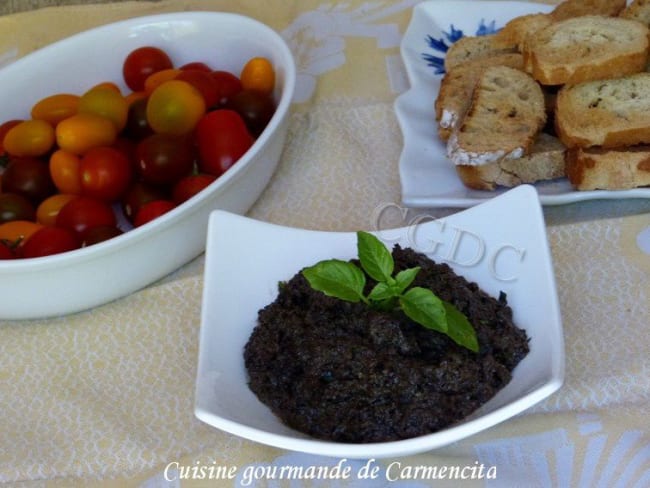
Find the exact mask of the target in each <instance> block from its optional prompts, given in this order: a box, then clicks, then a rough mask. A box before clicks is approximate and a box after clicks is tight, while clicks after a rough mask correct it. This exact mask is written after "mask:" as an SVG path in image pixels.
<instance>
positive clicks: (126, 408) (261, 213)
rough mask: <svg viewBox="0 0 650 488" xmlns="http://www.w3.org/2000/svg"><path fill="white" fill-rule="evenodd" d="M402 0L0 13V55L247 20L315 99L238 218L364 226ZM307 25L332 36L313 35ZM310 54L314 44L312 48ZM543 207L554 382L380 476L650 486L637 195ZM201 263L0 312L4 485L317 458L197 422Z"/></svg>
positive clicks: (236, 0) (385, 140) (390, 177)
mask: <svg viewBox="0 0 650 488" xmlns="http://www.w3.org/2000/svg"><path fill="white" fill-rule="evenodd" d="M415 3H417V2H416V1H415V0H401V1H383V0H374V1H372V0H371V1H369V2H366V1H365V0H349V1H346V2H331V3H330V2H327V1H325V0H300V1H298V0H294V1H279V0H273V1H271V2H259V1H258V0H187V1H180V0H163V1H160V2H151V3H150V2H123V3H114V4H101V5H83V6H68V7H57V8H46V9H42V10H36V11H32V12H28V13H21V14H15V15H10V16H5V17H0V63H2V62H10V61H11V60H13V59H16V58H17V57H20V56H22V55H25V54H27V53H28V52H30V51H32V50H34V49H36V48H39V47H41V46H43V45H46V44H48V43H50V42H52V41H54V40H57V39H60V38H62V37H65V36H67V35H70V34H73V33H74V32H78V31H81V30H84V29H86V28H90V27H93V26H96V25H100V24H104V23H107V22H111V21H114V20H118V19H123V18H128V17H133V16H138V15H147V14H152V13H157V12H168V11H179V10H223V11H236V12H239V13H243V14H246V15H250V16H252V17H254V18H257V19H259V20H261V21H263V22H265V23H267V24H269V25H270V26H271V27H273V28H274V29H276V30H277V31H279V32H281V33H282V34H283V35H284V36H285V38H288V40H289V41H290V42H291V43H293V44H292V46H294V47H295V46H302V47H304V48H305V49H304V50H301V51H299V52H297V53H296V61H297V65H298V71H299V73H300V74H301V75H302V76H304V77H305V78H304V79H303V81H306V82H311V83H313V91H311V92H309V93H308V95H309V96H308V97H306V98H305V100H303V101H301V103H298V104H296V105H295V106H294V107H293V114H292V119H291V126H290V134H289V137H288V141H287V146H286V149H285V151H284V154H283V157H282V161H281V164H280V167H279V168H278V171H277V173H276V174H275V176H274V178H273V180H272V181H271V184H270V185H269V187H268V188H267V190H266V191H265V193H264V194H263V195H262V197H261V198H260V199H259V201H258V202H257V203H256V205H255V206H254V207H253V208H252V209H251V211H250V213H249V215H250V216H252V217H254V218H257V219H262V220H268V221H272V222H276V223H281V224H287V225H292V226H297V227H305V228H317V229H327V230H354V229H359V228H368V227H370V225H371V222H370V217H369V216H370V215H372V212H373V210H374V209H376V208H377V206H378V205H380V204H383V203H386V202H399V201H400V190H399V175H398V171H397V161H398V159H399V154H400V151H401V146H402V139H401V133H400V131H399V127H398V125H397V122H396V119H395V116H394V112H393V106H392V103H393V101H394V99H395V97H396V96H397V94H398V93H399V92H400V90H403V89H404V88H405V84H404V80H403V79H402V78H400V77H399V73H400V71H399V69H398V67H399V39H400V36H401V35H402V34H403V33H404V30H405V29H406V26H407V25H408V22H409V19H410V13H411V8H412V6H413V5H414V4H415ZM305 25H307V26H315V25H320V26H328V30H326V31H321V32H320V37H311V38H310V37H309V36H308V34H309V31H308V30H306V29H301V28H300V27H301V26H305ZM307 47H309V48H313V50H312V51H309V49H307ZM318 47H323V48H326V49H327V50H328V51H327V52H326V53H325V52H321V54H320V57H319V55H314V54H313V53H314V52H319V51H318V50H317V49H316V48H318ZM324 66H325V67H324ZM389 74H390V75H389ZM0 89H1V87H0ZM411 212H412V213H417V212H415V211H411ZM445 212H447V213H448V212H449V210H440V209H439V210H433V211H430V212H428V213H429V214H430V215H434V216H440V215H443V214H444V213H445ZM545 215H546V218H547V223H548V233H549V239H550V244H551V249H552V254H553V260H554V266H555V274H556V279H557V285H558V290H559V294H560V301H561V308H562V315H563V321H564V327H565V340H566V353H567V370H566V381H565V385H564V386H563V387H562V389H561V390H560V391H559V392H558V393H556V394H554V395H553V396H551V397H550V398H548V399H547V400H545V401H543V402H542V403H540V404H538V405H537V406H535V407H534V408H532V409H531V410H529V411H527V412H525V413H524V414H522V415H520V416H518V417H517V418H515V419H513V420H511V421H508V422H505V423H503V424H501V425H498V426H496V427H494V428H492V429H489V430H488V431H485V432H482V433H481V434H479V435H476V436H473V437H471V438H469V439H466V440H464V441H462V442H458V443H456V444H454V445H452V446H448V447H446V448H443V449H439V450H436V451H433V452H430V453H425V454H421V455H418V456H412V457H410V458H407V459H402V460H391V459H388V460H384V461H382V462H381V463H379V465H380V466H381V468H382V469H387V467H388V466H389V465H390V463H391V462H394V461H399V462H401V463H402V465H403V466H406V465H408V464H411V465H413V466H418V465H420V466H439V467H440V466H451V465H461V466H473V465H474V464H475V463H478V462H479V461H480V462H485V463H486V464H489V463H492V464H493V465H495V466H496V467H497V470H498V474H497V479H496V480H495V481H493V483H494V485H495V486H514V485H515V484H517V483H518V484H519V485H520V486H537V485H539V486H544V485H547V486H549V485H550V486H574V485H579V484H580V483H584V486H592V485H594V484H595V483H596V482H598V481H602V482H603V484H604V486H610V485H611V484H614V483H615V482H617V481H620V482H621V483H622V484H623V486H628V482H629V485H630V486H631V485H632V484H633V483H635V482H637V483H639V486H648V485H649V484H650V433H649V431H648V423H647V413H648V410H649V409H648V406H649V404H650V359H649V355H648V351H650V339H649V334H648V327H649V326H650V307H649V304H650V278H649V276H650V248H649V247H650V236H648V235H647V234H649V233H650V202H648V201H642V200H634V201H594V202H584V203H578V204H572V205H566V206H562V207H552V208H547V209H546V210H545ZM396 224H400V222H396ZM202 271H203V257H199V258H197V259H196V260H194V261H193V262H191V263H189V264H187V265H186V266H184V267H183V268H181V269H180V270H178V271H176V272H174V273H173V274H171V275H170V276H168V277H166V278H164V279H163V280H161V281H160V282H158V283H155V284H153V285H151V286H149V287H147V288H146V289H144V290H142V291H139V292H137V293H134V294H132V295H130V296H128V297H126V298H123V299H120V300H117V301H115V302H113V303H109V304H106V305H104V306H100V307H97V308H95V309H93V310H89V311H85V312H81V313H77V314H74V315H70V316H66V317H61V318H55V319H48V320H36V321H2V320H0V482H19V481H23V482H28V483H27V484H28V485H30V484H34V486H41V482H43V481H47V482H48V484H49V485H51V486H142V485H145V484H146V485H147V486H155V485H156V482H158V481H161V480H164V473H165V468H166V467H167V466H168V465H169V464H170V463H178V464H176V466H201V465H202V466H210V465H214V466H231V467H232V466H234V467H236V468H237V471H238V474H239V476H240V478H238V479H236V480H222V481H213V482H211V483H208V482H206V481H201V480H181V481H180V483H179V484H180V486H235V485H237V483H240V484H241V483H242V482H243V481H244V479H243V478H242V476H243V474H244V472H245V469H246V468H247V467H249V466H251V465H253V464H260V465H276V466H281V465H302V466H309V465H313V466H322V465H327V464H328V463H330V462H331V460H327V459H325V458H317V457H310V456H306V455H301V454H297V453H290V452H284V451H282V450H279V449H274V448H269V447H266V446H263V445H260V444H256V443H252V442H249V441H246V440H243V439H240V438H237V437H234V436H231V435H229V434H225V433H223V432H220V431H217V430H215V429H212V428H211V427H208V426H206V425H204V424H202V423H201V422H199V421H198V420H197V419H196V418H195V417H194V415H193V402H194V379H195V371H196V363H197V351H198V328H199V320H200V316H199V314H200V304H201V290H202V283H203V277H202ZM0 301H1V297H0ZM349 464H350V465H352V466H353V467H354V468H355V470H356V471H355V472H358V470H359V469H360V468H361V466H360V465H359V464H355V463H353V462H352V461H350V462H349ZM391 469H392V468H391ZM382 473H384V472H382ZM384 475H385V473H384V474H382V476H384ZM355 481H357V480H354V479H351V480H348V481H347V482H342V485H343V486H346V484H347V483H350V484H351V483H353V482H355ZM379 481H384V483H388V485H391V483H392V482H390V481H387V480H386V479H385V477H383V478H379ZM409 482H413V480H401V483H409ZM417 482H418V483H422V485H428V484H435V485H436V486H457V483H458V482H457V481H455V482H452V481H449V480H442V481H441V480H436V481H430V480H428V481H417ZM285 483H286V486H288V482H285ZM471 483H475V484H479V485H482V484H484V481H479V480H474V481H473V482H471V481H470V482H468V484H471ZM270 485H272V482H271V481H268V480H267V481H264V480H262V481H259V482H258V484H257V485H253V486H270ZM303 485H304V486H323V485H322V484H321V485H319V484H318V483H317V482H315V481H314V482H309V481H304V482H302V484H300V485H299V486H303ZM273 486H274V485H273ZM280 486H285V485H280ZM363 486H377V485H372V484H370V485H363ZM394 486H405V485H404V484H401V485H400V483H398V482H397V481H395V482H394Z"/></svg>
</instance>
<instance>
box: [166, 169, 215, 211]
mask: <svg viewBox="0 0 650 488" xmlns="http://www.w3.org/2000/svg"><path fill="white" fill-rule="evenodd" d="M216 179H217V177H216V176H214V175H208V174H204V173H199V174H196V175H189V176H186V177H185V178H183V179H181V180H179V181H178V182H177V183H176V184H175V185H174V188H172V200H173V201H174V203H175V204H176V205H180V204H181V203H183V202H184V201H186V200H189V199H190V198H192V197H193V196H194V195H196V194H197V193H199V192H201V191H202V190H204V189H205V188H207V187H208V186H209V185H210V184H211V183H212V182H213V181H215V180H216Z"/></svg>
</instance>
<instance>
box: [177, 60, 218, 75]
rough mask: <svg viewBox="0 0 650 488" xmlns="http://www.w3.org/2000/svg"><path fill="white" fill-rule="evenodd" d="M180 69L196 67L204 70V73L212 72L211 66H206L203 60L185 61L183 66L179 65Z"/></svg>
mask: <svg viewBox="0 0 650 488" xmlns="http://www.w3.org/2000/svg"><path fill="white" fill-rule="evenodd" d="M180 69H182V70H190V69H196V70H199V71H205V72H206V73H211V72H212V68H210V66H208V65H207V64H206V63H204V62H203V61H192V62H191V63H185V64H184V65H183V66H181V68H180Z"/></svg>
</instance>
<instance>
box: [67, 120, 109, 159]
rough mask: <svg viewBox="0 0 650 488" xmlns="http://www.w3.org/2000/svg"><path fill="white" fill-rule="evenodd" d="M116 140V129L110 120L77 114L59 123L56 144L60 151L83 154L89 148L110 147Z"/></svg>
mask: <svg viewBox="0 0 650 488" xmlns="http://www.w3.org/2000/svg"><path fill="white" fill-rule="evenodd" d="M115 139H117V128H116V127H115V124H114V123H113V122H111V120H110V119H107V118H106V117H102V116H100V115H96V114H90V113H78V114H75V115H73V116H72V117H68V118H67V119H65V120H62V121H61V122H59V124H58V125H57V126H56V142H57V144H58V145H59V148H60V149H65V150H66V151H70V152H72V153H75V154H83V153H85V152H86V151H88V150H89V149H90V148H93V147H97V146H110V145H111V144H113V142H115Z"/></svg>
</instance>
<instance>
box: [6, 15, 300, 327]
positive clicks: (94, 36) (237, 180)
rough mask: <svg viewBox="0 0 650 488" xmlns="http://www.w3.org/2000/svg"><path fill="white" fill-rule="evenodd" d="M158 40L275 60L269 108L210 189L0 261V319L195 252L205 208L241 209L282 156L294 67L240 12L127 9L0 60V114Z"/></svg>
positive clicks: (156, 273)
mask: <svg viewBox="0 0 650 488" xmlns="http://www.w3.org/2000/svg"><path fill="white" fill-rule="evenodd" d="M143 45H154V46H158V47H161V48H163V49H164V50H165V51H166V52H167V53H168V54H169V55H170V57H171V59H172V61H173V62H174V64H175V65H179V66H180V65H181V64H183V63H187V62H191V61H204V62H206V63H208V64H209V65H210V66H211V67H213V69H223V70H227V71H231V72H233V73H235V74H238V73H239V72H240V71H241V68H242V67H243V65H244V63H245V62H246V61H247V60H248V59H250V58H251V57H254V56H265V57H267V58H269V59H270V60H271V62H272V63H273V65H274V67H275V70H276V80H277V82H276V85H277V86H276V91H275V94H274V95H275V98H276V100H277V109H276V112H275V114H274V116H273V118H272V119H271V121H270V122H269V124H268V126H267V127H266V129H265V130H264V132H263V133H262V134H261V135H260V136H259V138H258V139H257V140H256V141H255V143H254V145H253V146H252V147H251V149H249V150H248V152H247V153H246V154H245V155H244V156H242V158H241V159H240V160H239V161H238V162H237V164H235V165H234V166H233V167H232V168H230V169H229V170H228V171H227V172H226V173H225V174H224V175H223V176H221V177H220V178H218V179H217V181H216V182H215V183H214V184H213V185H211V186H210V187H209V188H208V189H206V190H205V191H203V192H201V193H200V194H199V195H196V196H195V197H193V198H192V199H190V200H188V201H187V202H185V203H183V204H182V205H179V206H178V207H176V208H175V209H173V210H172V211H170V212H169V213H167V214H165V215H163V216H161V217H159V218H158V219H155V220H154V221H152V222H150V223H149V224H146V225H144V226H142V227H139V228H137V229H133V230H129V231H128V232H126V233H125V234H124V235H122V236H119V237H116V238H113V239H111V240H109V241H106V242H103V243H100V244H97V245H94V246H90V247H87V248H83V249H79V250H76V251H71V252H68V253H63V254H60V255H55V256H48V257H44V258H33V259H22V260H12V261H2V262H0V319H27V318H41V317H48V316H55V315H62V314H67V313H72V312H76V311H80V310H84V309H88V308H91V307H94V306H97V305H100V304H103V303H106V302H108V301H111V300H113V299H116V298H118V297H121V296H125V295H127V294H129V293H132V292H134V291H136V290H138V289H140V288H142V287H144V286H146V285H148V284H150V283H152V282H154V281H155V280H157V279H159V278H161V277H163V276H165V275H166V274H168V273H170V272H171V271H173V270H175V269H177V268H179V267H180V266H182V265H183V264H185V263H187V262H188V261H190V260H192V259H193V258H195V257H197V256H198V255H199V254H201V253H202V252H203V251H204V249H205V237H206V227H207V222H208V216H209V214H210V212H211V211H212V210H214V209H217V208H220V209H224V210H228V211H230V212H234V213H244V212H246V211H247V210H248V209H249V208H250V207H251V205H252V204H253V203H254V202H255V201H256V200H257V198H258V197H259V195H260V194H261V193H262V191H263V190H264V188H265V187H266V185H267V184H268V181H269V179H270V178H271V176H272V174H273V172H274V171H275V168H276V167H277V164H278V162H279V159H280V155H281V153H282V150H283V147H284V141H285V138H286V133H287V127H288V114H289V107H290V105H291V100H292V97H293V93H294V88H295V79H296V70H295V63H294V60H293V57H292V54H291V52H290V50H289V48H288V46H287V44H286V43H285V42H284V40H283V39H282V38H281V37H280V35H279V34H277V33H276V32H275V31H273V30H272V29H271V28H269V27H268V26H266V25H264V24H262V23H260V22H258V21H256V20H254V19H251V18H248V17H244V16H241V15H237V14H230V13H219V12H178V13H169V14H160V15H153V16H146V17H139V18H133V19H129V20H126V21H121V22H116V23H113V24H109V25H105V26H102V27H98V28H95V29H92V30H89V31H85V32H82V33H80V34H77V35H74V36H72V37H69V38H67V39H64V40H62V41H59V42H56V43H54V44H52V45H49V46H47V47H45V48H43V49H40V50H38V51H35V52H34V53H32V54H29V55H27V56H25V57H24V58H21V59H19V60H17V61H15V62H13V63H11V64H9V65H8V66H6V67H5V68H3V69H2V70H0V86H2V92H1V93H0V107H2V117H3V120H9V119H11V118H28V117H29V110H30V109H31V106H32V105H33V104H34V103H35V102H36V101H38V100H39V99H40V98H43V97H45V96H48V95H52V94H54V93H60V92H69V93H83V92H84V91H85V90H87V89H88V88H90V87H91V86H93V85H94V84H96V83H99V82H102V81H113V82H115V83H117V84H118V85H119V86H120V87H121V88H123V89H125V90H126V86H125V84H124V82H123V80H122V78H121V73H122V63H123V60H124V58H125V57H126V56H127V54H128V53H129V52H130V51H131V50H133V49H135V48H137V47H140V46H143Z"/></svg>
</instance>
